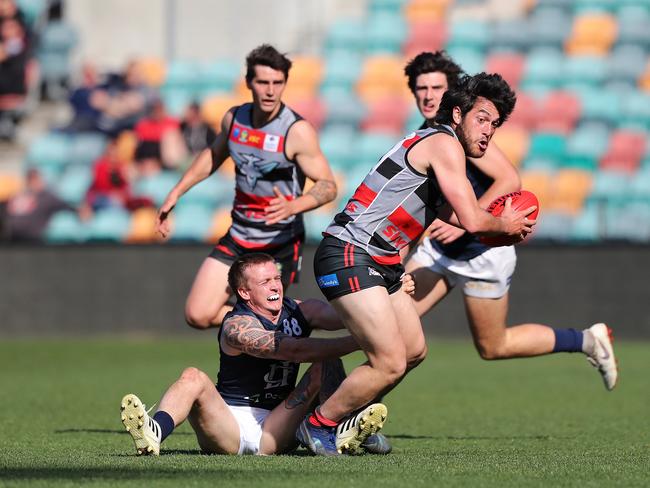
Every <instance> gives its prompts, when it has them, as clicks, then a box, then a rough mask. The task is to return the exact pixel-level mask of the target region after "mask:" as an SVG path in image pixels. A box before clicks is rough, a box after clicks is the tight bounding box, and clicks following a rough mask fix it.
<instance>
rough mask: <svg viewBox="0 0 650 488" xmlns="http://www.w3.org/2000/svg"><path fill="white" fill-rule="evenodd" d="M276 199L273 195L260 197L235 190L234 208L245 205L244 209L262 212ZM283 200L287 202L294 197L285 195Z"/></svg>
mask: <svg viewBox="0 0 650 488" xmlns="http://www.w3.org/2000/svg"><path fill="white" fill-rule="evenodd" d="M276 198H278V197H277V196H275V195H272V196H268V197H265V196H262V195H255V194H254V193H244V192H243V191H241V190H237V189H236V190H235V206H239V205H245V206H246V208H248V209H251V210H254V209H258V210H263V209H265V208H266V207H268V206H269V204H270V203H271V200H274V199H276ZM284 198H286V199H287V200H293V199H294V196H293V195H285V196H284Z"/></svg>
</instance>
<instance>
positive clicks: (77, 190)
mask: <svg viewBox="0 0 650 488" xmlns="http://www.w3.org/2000/svg"><path fill="white" fill-rule="evenodd" d="M92 180H93V172H92V169H91V167H90V166H81V165H70V166H68V167H67V168H66V169H65V171H64V173H63V175H62V176H61V177H60V178H59V181H58V182H57V184H56V193H57V194H58V195H59V196H60V197H61V198H62V199H63V200H65V201H66V202H68V203H69V204H70V205H73V206H77V205H79V203H81V202H82V201H83V200H84V198H85V196H86V192H87V191H88V188H89V187H90V184H91V183H92Z"/></svg>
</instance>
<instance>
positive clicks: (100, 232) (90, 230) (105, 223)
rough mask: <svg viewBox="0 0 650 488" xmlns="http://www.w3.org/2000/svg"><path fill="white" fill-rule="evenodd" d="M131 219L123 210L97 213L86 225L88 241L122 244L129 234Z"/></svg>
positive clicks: (106, 210) (105, 210)
mask: <svg viewBox="0 0 650 488" xmlns="http://www.w3.org/2000/svg"><path fill="white" fill-rule="evenodd" d="M130 223H131V217H130V215H129V213H128V212H127V211H126V210H124V209H121V208H115V207H111V208H106V209H104V210H100V211H98V212H96V213H95V215H94V216H93V218H92V219H91V220H90V222H88V224H87V225H86V229H87V234H86V240H88V241H99V242H121V241H123V240H124V238H125V237H126V236H127V234H128V232H129V226H130Z"/></svg>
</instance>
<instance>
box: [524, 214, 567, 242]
mask: <svg viewBox="0 0 650 488" xmlns="http://www.w3.org/2000/svg"><path fill="white" fill-rule="evenodd" d="M572 228H573V217H572V216H571V215H567V214H564V213H559V212H544V213H542V214H540V216H539V220H538V222H537V225H535V228H534V229H533V234H532V236H531V237H532V238H533V239H535V240H537V239H549V240H553V241H560V242H564V241H567V240H569V238H570V235H571V231H572Z"/></svg>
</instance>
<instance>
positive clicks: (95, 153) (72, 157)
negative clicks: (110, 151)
mask: <svg viewBox="0 0 650 488" xmlns="http://www.w3.org/2000/svg"><path fill="white" fill-rule="evenodd" d="M104 149H106V136H104V135H103V134H97V133H91V132H88V133H80V134H75V135H74V136H72V137H71V141H70V154H69V163H70V164H78V165H90V164H92V163H93V162H94V161H96V160H97V159H98V158H99V157H100V156H101V155H102V154H103V153H104Z"/></svg>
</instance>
